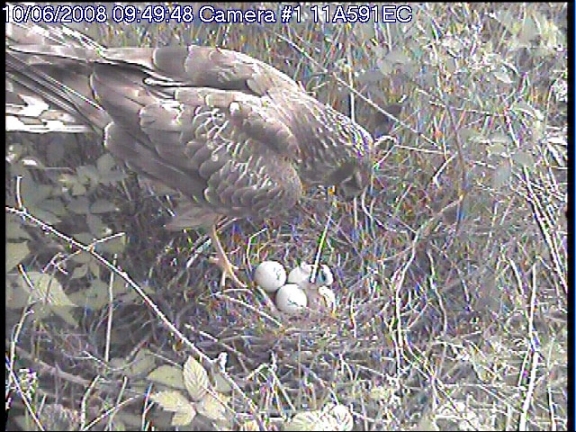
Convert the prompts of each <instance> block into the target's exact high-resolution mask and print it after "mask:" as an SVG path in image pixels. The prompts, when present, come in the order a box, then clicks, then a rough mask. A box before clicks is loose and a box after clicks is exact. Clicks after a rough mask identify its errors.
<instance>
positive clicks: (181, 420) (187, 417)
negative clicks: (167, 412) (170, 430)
mask: <svg viewBox="0 0 576 432" xmlns="http://www.w3.org/2000/svg"><path fill="white" fill-rule="evenodd" d="M195 417H196V410H195V409H194V406H192V404H188V405H186V406H185V407H183V409H182V410H181V411H177V412H175V413H174V416H173V417H172V426H175V427H178V426H187V425H189V424H190V423H192V420H194V418H195Z"/></svg>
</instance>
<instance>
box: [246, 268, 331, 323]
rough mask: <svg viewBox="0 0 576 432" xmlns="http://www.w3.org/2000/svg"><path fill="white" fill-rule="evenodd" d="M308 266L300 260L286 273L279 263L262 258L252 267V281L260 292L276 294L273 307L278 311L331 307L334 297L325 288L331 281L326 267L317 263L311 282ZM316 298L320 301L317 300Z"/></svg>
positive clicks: (328, 289) (327, 288) (310, 272)
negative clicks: (315, 272) (314, 277)
mask: <svg viewBox="0 0 576 432" xmlns="http://www.w3.org/2000/svg"><path fill="white" fill-rule="evenodd" d="M312 269H313V267H312V265H310V264H307V263H306V262H302V263H301V264H300V265H299V266H298V267H296V268H294V269H292V271H291V272H290V273H289V274H288V275H286V270H285V269H284V267H283V266H282V264H280V263H279V262H277V261H263V262H261V263H260V264H259V265H258V267H256V270H255V272H254V281H255V282H256V284H257V285H258V286H259V287H260V288H262V289H263V290H264V291H266V292H268V293H270V294H273V293H276V307H278V309H280V310H281V311H282V312H286V313H289V314H296V313H298V312H301V311H302V310H303V309H305V308H306V307H308V306H312V307H314V308H318V307H319V306H324V307H323V308H324V309H333V307H334V305H335V299H336V296H335V294H334V292H333V291H332V290H331V289H330V288H329V287H328V286H329V285H331V284H332V283H333V282H334V276H333V275H332V272H331V271H330V268H329V267H328V266H327V265H325V264H323V265H321V266H320V269H319V271H318V272H317V274H316V280H315V282H314V283H310V275H311V274H312ZM319 298H322V300H324V301H323V302H319V301H318V299H319ZM322 303H324V304H322ZM326 306H327V308H326Z"/></svg>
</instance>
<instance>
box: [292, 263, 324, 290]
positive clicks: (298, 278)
mask: <svg viewBox="0 0 576 432" xmlns="http://www.w3.org/2000/svg"><path fill="white" fill-rule="evenodd" d="M312 269H313V266H312V265H311V264H308V263H306V262H302V263H301V264H300V265H299V266H298V267H296V268H294V269H292V271H290V273H289V274H288V283H294V284H296V285H298V286H299V287H300V288H302V289H317V288H318V287H319V286H330V285H332V283H333V282H334V275H333V274H332V271H331V270H330V267H328V266H327V265H326V264H322V265H321V266H320V271H318V273H317V274H316V280H315V281H314V283H313V284H312V283H310V275H311V274H312Z"/></svg>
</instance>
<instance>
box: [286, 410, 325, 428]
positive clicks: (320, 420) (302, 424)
mask: <svg viewBox="0 0 576 432" xmlns="http://www.w3.org/2000/svg"><path fill="white" fill-rule="evenodd" d="M330 423H331V422H330V421H326V416H323V415H322V413H321V412H320V411H306V412H301V413H298V414H296V415H295V416H294V417H293V418H292V420H290V421H289V422H287V423H286V424H285V425H284V430H285V431H329V430H332V426H333V425H332V424H330Z"/></svg>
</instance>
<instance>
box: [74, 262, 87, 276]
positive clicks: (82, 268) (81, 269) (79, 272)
mask: <svg viewBox="0 0 576 432" xmlns="http://www.w3.org/2000/svg"><path fill="white" fill-rule="evenodd" d="M87 274H88V265H86V264H82V265H79V266H78V267H76V268H75V269H74V271H72V276H70V279H80V278H83V277H84V276H86V275H87Z"/></svg>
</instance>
